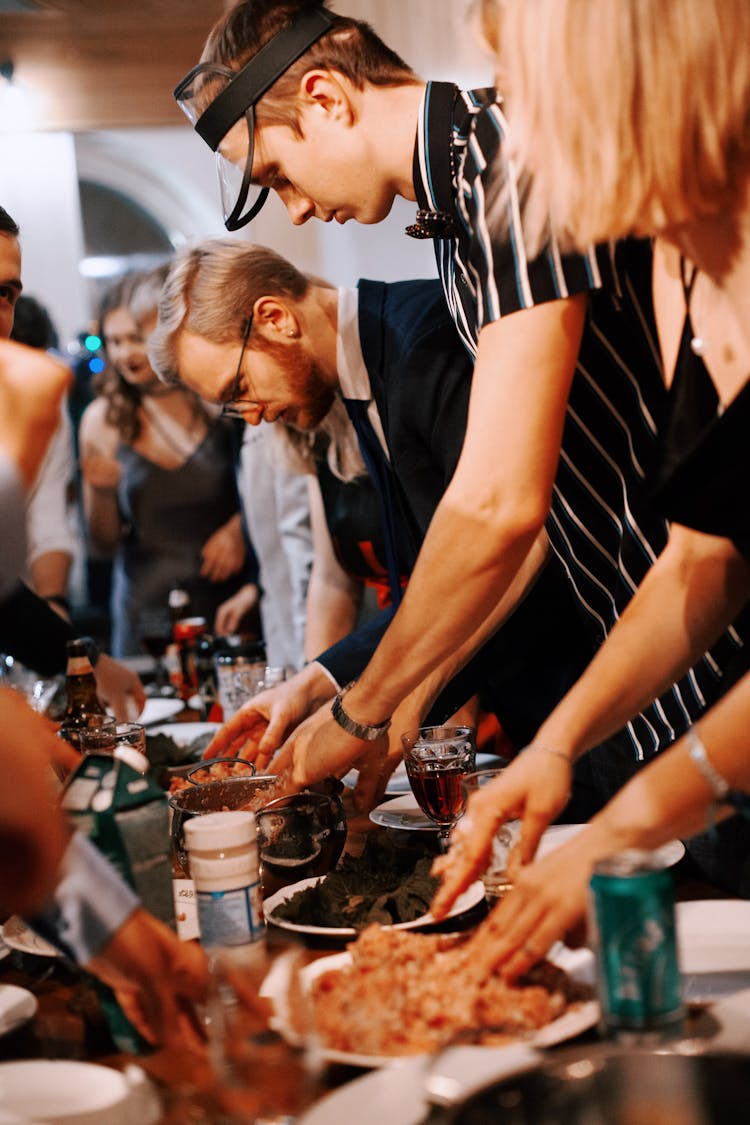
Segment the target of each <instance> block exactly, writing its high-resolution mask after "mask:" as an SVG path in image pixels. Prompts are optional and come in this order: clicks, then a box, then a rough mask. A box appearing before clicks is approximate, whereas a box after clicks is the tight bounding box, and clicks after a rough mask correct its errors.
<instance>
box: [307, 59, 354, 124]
mask: <svg viewBox="0 0 750 1125" xmlns="http://www.w3.org/2000/svg"><path fill="white" fill-rule="evenodd" d="M299 101H300V108H301V109H302V110H303V111H304V109H305V108H308V109H317V110H318V111H320V112H323V113H325V114H326V115H327V116H328V117H329V118H331V119H332V120H336V121H341V122H343V123H344V124H346V125H350V124H352V122H353V121H354V118H355V109H356V103H355V99H354V87H353V86H352V84H351V82H350V81H349V79H348V78H346V77H345V76H344V75H343V74H339V72H338V71H336V70H324V69H317V70H308V71H307V72H306V73H305V74H303V76H302V78H301V79H300V84H299Z"/></svg>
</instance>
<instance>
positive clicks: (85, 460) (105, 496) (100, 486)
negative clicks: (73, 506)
mask: <svg viewBox="0 0 750 1125" xmlns="http://www.w3.org/2000/svg"><path fill="white" fill-rule="evenodd" d="M106 409H107V406H106V403H105V401H104V399H95V400H94V402H92V403H91V405H90V406H87V407H86V410H85V411H84V413H83V417H82V418H81V427H80V447H81V474H82V476H83V510H84V515H85V517H86V523H87V524H88V529H89V534H90V536H91V538H92V540H93V542H94V543H95V544H96V545H97V547H99V548H100V549H101V550H103V551H110V552H113V551H115V550H116V549H117V547H118V546H119V544H120V539H121V537H122V520H121V517H120V509H119V506H118V503H117V486H118V484H119V483H120V476H121V468H120V463H119V461H117V459H116V457H115V454H116V452H117V446H118V444H119V436H118V434H117V430H116V429H114V427H112V426H110V425H108V424H107V422H106V421H105V417H104V415H105V411H106Z"/></svg>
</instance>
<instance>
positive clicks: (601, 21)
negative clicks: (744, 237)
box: [500, 0, 750, 249]
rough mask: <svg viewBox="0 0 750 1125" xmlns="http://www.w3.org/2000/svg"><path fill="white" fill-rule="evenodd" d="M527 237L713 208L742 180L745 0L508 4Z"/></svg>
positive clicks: (581, 240)
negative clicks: (527, 179)
mask: <svg viewBox="0 0 750 1125" xmlns="http://www.w3.org/2000/svg"><path fill="white" fill-rule="evenodd" d="M500 12H501V15H502V25H501V29H500V47H501V63H502V70H503V74H504V76H505V78H506V81H507V94H508V105H509V111H508V112H509V117H510V120H511V125H512V130H513V136H514V142H513V149H514V154H515V156H516V159H517V161H518V164H519V167H520V171H521V175H522V176H523V174H524V173H528V174H530V176H531V182H530V186H529V191H528V197H527V200H526V206H525V211H524V215H525V224H526V227H527V233H528V235H529V238H530V241H531V242H533V244H534V245H535V246H536V247H538V246H539V245H540V244H541V243H542V242H543V241H544V239H545V237H546V235H547V233H548V231H549V229H550V227H551V229H552V232H553V233H554V234H556V235H557V236H558V237H560V238H561V239H562V241H563V243H564V244H565V245H573V246H575V247H576V248H578V249H582V248H583V247H585V246H586V245H587V244H588V243H590V242H597V241H602V240H605V239H610V238H620V237H623V236H625V235H628V234H631V233H633V232H637V233H640V234H646V233H657V232H658V231H660V230H663V229H664V228H666V227H670V226H673V225H677V224H680V223H684V222H685V221H687V220H692V219H694V218H699V217H700V216H703V215H708V214H712V213H716V212H717V211H719V210H721V209H722V208H723V207H724V206H726V205H727V203H731V201H732V200H733V198H735V195H736V193H737V191H738V188H739V187H740V186H741V180H740V177H741V176H742V175H743V174H744V171H745V169H744V167H743V165H744V163H745V161H746V159H747V156H748V145H749V141H750V137H749V136H748V127H749V124H750V50H748V44H750V3H748V0H663V2H662V0H503V3H502V7H501V9H500Z"/></svg>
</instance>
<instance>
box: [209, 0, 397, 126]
mask: <svg viewBox="0 0 750 1125" xmlns="http://www.w3.org/2000/svg"><path fill="white" fill-rule="evenodd" d="M326 6H327V5H326V4H325V3H323V2H322V0H241V2H240V3H238V4H235V6H234V7H233V8H231V9H230V11H228V12H227V13H226V15H225V16H223V17H222V18H221V19H220V20H219V21H218V22H217V23H216V24H215V25H214V27H213V29H212V30H211V33H210V35H209V37H208V39H207V41H206V45H205V47H204V48H203V54H202V55H201V62H209V63H214V64H217V65H220V66H227V67H229V68H230V69H232V70H241V69H242V67H243V66H245V64H246V63H247V62H249V60H250V59H251V58H253V57H254V55H256V54H257V53H258V51H259V50H260V49H261V47H263V46H265V44H266V43H268V41H269V40H270V39H272V38H273V37H274V36H275V35H277V34H278V33H279V32H280V31H281V30H282V29H283V28H284V27H286V26H287V24H289V23H291V21H292V20H294V19H295V18H296V17H297V16H298V15H300V14H301V13H303V12H305V11H309V10H310V9H312V8H323V7H326ZM312 67H320V68H324V69H327V70H335V71H338V72H339V73H340V74H343V75H344V76H345V77H346V78H348V79H349V81H350V82H351V83H352V84H353V85H354V86H355V87H356V88H357V89H360V90H361V89H363V87H364V86H365V84H366V83H370V84H371V85H373V86H398V85H411V84H415V83H417V82H418V81H419V79H418V78H417V76H416V75H415V73H414V71H413V70H412V69H411V67H409V66H407V64H406V63H405V62H404V61H403V59H401V58H399V56H398V55H397V54H396V52H395V51H392V50H391V49H390V47H387V46H386V45H385V43H383V41H382V39H380V38H378V36H377V35H376V34H375V32H374V31H373V30H372V28H371V27H370V25H369V24H367V23H364V22H363V21H362V20H355V19H349V18H347V17H346V16H338V15H336V16H334V18H333V22H332V25H331V30H330V31H327V32H326V33H325V35H323V36H321V38H320V39H318V40H317V41H316V42H315V43H313V44H312V46H311V47H309V48H308V50H307V51H305V53H304V54H303V55H302V57H301V58H299V59H298V60H297V61H296V62H294V63H292V65H291V66H290V67H289V68H288V70H286V71H285V72H284V73H283V74H282V75H281V77H280V78H278V79H277V81H276V82H275V83H274V84H273V86H272V87H271V88H270V90H269V91H268V92H267V93H266V94H264V95H263V97H262V98H261V99H260V101H259V102H258V105H257V108H256V111H255V116H256V121H257V123H258V124H259V125H288V126H289V127H290V128H291V129H293V130H294V132H295V133H296V134H297V135H299V133H300V129H299V117H298V113H297V92H298V88H299V82H300V79H301V78H302V76H303V75H304V74H305V73H306V72H307V71H308V70H310V69H311V68H312ZM210 83H211V79H209V80H208V82H207V89H206V95H207V97H206V100H207V101H208V99H209V98H210V97H211V85H210Z"/></svg>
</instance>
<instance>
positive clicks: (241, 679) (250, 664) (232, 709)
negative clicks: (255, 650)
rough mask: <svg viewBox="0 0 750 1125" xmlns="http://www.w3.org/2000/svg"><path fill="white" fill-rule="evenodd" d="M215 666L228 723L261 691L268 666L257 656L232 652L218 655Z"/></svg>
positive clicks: (218, 687) (220, 701) (224, 714)
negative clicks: (244, 704) (243, 705)
mask: <svg viewBox="0 0 750 1125" xmlns="http://www.w3.org/2000/svg"><path fill="white" fill-rule="evenodd" d="M214 665H215V668H216V685H217V689H218V693H219V703H220V704H221V709H222V712H223V718H224V722H226V721H227V719H231V718H232V716H233V715H236V713H237V712H238V711H239V709H240V707H241V706H242V704H243V703H246V702H247V701H248V699H252V697H253V696H254V695H257V694H258V692H259V691H260V690H261V688H262V686H263V679H264V676H265V672H266V665H265V661H263V660H258V658H257V656H247V655H245V654H243V653H239V652H232V651H225V652H219V653H217V654H216V656H215V657H214Z"/></svg>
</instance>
